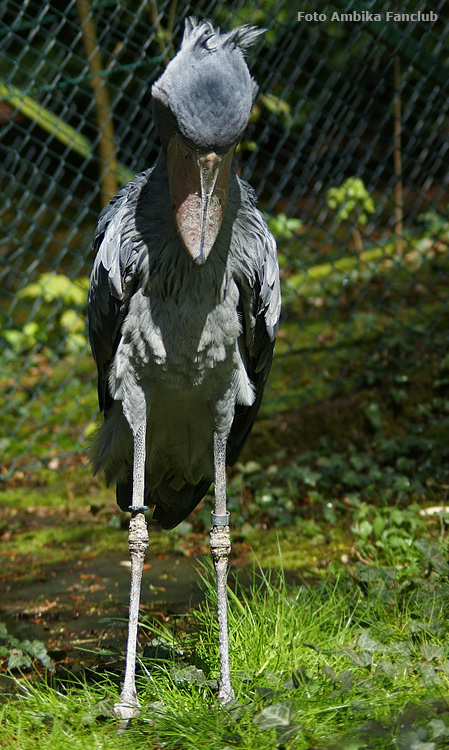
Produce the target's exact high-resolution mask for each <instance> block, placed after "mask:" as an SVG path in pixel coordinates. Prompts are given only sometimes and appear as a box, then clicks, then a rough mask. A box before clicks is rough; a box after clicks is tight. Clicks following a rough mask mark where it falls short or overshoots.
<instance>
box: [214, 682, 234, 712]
mask: <svg viewBox="0 0 449 750" xmlns="http://www.w3.org/2000/svg"><path fill="white" fill-rule="evenodd" d="M234 698H235V694H234V691H233V689H232V685H231V683H230V682H228V683H227V684H224V683H220V687H219V690H218V700H219V701H220V703H221V705H222V706H226V704H227V703H230V702H231V701H233V700H234Z"/></svg>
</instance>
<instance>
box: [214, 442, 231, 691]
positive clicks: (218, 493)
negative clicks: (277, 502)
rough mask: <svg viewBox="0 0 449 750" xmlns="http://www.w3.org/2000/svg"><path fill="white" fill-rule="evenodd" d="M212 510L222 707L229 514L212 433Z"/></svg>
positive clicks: (226, 684) (226, 687) (226, 681)
mask: <svg viewBox="0 0 449 750" xmlns="http://www.w3.org/2000/svg"><path fill="white" fill-rule="evenodd" d="M214 472H215V509H214V512H213V513H212V528H211V532H210V549H211V553H212V559H213V561H214V568H215V577H216V581H217V610H218V630H219V644H220V687H219V692H218V697H219V699H220V702H221V703H222V704H225V703H229V701H231V700H233V698H234V691H233V689H232V685H231V676H230V670H229V639H228V601H227V592H226V579H227V568H228V557H229V553H230V552H231V538H230V534H229V512H228V511H227V510H226V440H225V439H224V438H223V437H222V436H220V435H218V433H217V432H215V433H214Z"/></svg>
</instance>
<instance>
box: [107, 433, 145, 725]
mask: <svg viewBox="0 0 449 750" xmlns="http://www.w3.org/2000/svg"><path fill="white" fill-rule="evenodd" d="M133 437H134V461H133V494H132V505H131V506H130V508H129V510H130V511H131V519H130V522H129V537H128V545H129V553H130V556H131V590H130V595H129V620H128V642H127V646H126V667H125V679H124V682H123V689H122V692H121V694H120V698H119V701H118V703H116V704H115V706H114V710H115V713H116V714H117V716H119V717H120V718H121V719H124V720H126V722H127V721H128V720H129V719H131V718H132V717H133V716H137V715H138V713H139V709H140V703H139V700H138V698H137V692H136V680H135V675H136V650H137V626H138V621H139V606H140V589H141V584H142V571H143V562H144V559H145V552H146V550H147V547H148V529H147V523H146V521H145V515H144V512H145V510H146V507H145V505H144V499H145V440H146V422H144V423H143V424H140V425H139V427H138V428H137V429H136V430H135V431H133Z"/></svg>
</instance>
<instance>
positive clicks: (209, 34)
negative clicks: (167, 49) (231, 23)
mask: <svg viewBox="0 0 449 750" xmlns="http://www.w3.org/2000/svg"><path fill="white" fill-rule="evenodd" d="M265 31H266V29H258V28H257V27H256V26H249V25H248V24H245V25H244V26H237V27H236V28H235V29H233V30H232V31H229V32H228V33H227V34H220V29H219V28H214V26H213V24H212V22H211V21H209V20H208V19H206V20H205V21H198V19H197V18H195V16H190V17H189V18H186V21H185V29H184V36H183V38H182V43H181V49H182V50H186V49H188V48H191V49H193V48H198V47H202V48H203V49H205V50H207V51H208V52H215V51H216V50H217V49H218V47H219V46H221V47H223V48H225V47H231V48H232V49H238V50H240V52H243V53H244V52H246V50H247V49H249V47H251V46H252V45H253V44H254V43H255V42H256V41H257V39H258V38H259V37H260V36H261V35H262V34H265Z"/></svg>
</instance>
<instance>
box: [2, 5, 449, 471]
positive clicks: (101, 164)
mask: <svg viewBox="0 0 449 750" xmlns="http://www.w3.org/2000/svg"><path fill="white" fill-rule="evenodd" d="M356 6H357V7H352V5H351V3H348V2H343V0H341V1H340V0H334V2H332V3H330V2H325V3H323V4H322V6H321V7H320V8H319V9H317V7H316V6H315V5H314V4H313V3H312V2H310V1H309V0H303V1H302V2H301V3H300V4H299V5H298V6H295V7H294V8H293V7H292V4H291V3H288V2H286V1H285V0H269V1H268V2H263V3H261V4H260V3H259V4H257V3H255V2H254V3H253V2H251V0H249V1H248V0H245V1H244V2H243V1H242V0H234V2H233V3H232V4H229V5H228V6H227V7H226V8H225V7H224V6H221V5H220V6H219V5H218V4H216V3H212V2H207V1H206V0H204V1H201V0H198V2H195V3H193V2H192V3H187V2H184V0H178V1H177V0H170V2H168V0H162V1H158V0H149V1H148V2H145V1H143V2H140V1H139V0H78V1H75V0H72V2H60V0H49V1H48V2H41V0H26V1H25V2H16V1H15V0H3V2H2V3H1V4H0V154H1V159H0V191H1V192H0V195H1V198H0V217H1V225H0V248H1V257H2V266H1V268H0V278H1V282H0V283H1V288H2V295H1V298H0V299H1V302H0V316H1V331H0V338H1V344H2V351H1V355H0V356H1V360H0V361H1V372H0V381H1V391H2V393H1V397H0V399H1V400H0V414H1V425H2V427H1V430H0V447H1V449H2V452H3V455H4V457H5V462H4V467H3V475H4V476H5V477H6V476H7V475H9V474H10V473H11V472H13V471H15V470H17V469H23V468H25V467H31V468H32V467H33V466H36V464H38V462H45V461H48V460H55V457H62V456H66V457H69V456H74V455H76V454H77V453H80V452H81V451H82V450H83V449H84V448H85V442H86V433H88V432H89V425H90V424H91V423H92V420H93V419H94V418H95V414H96V411H97V405H96V389H95V385H94V366H93V362H92V360H91V357H90V353H89V351H88V345H87V335H86V322H85V315H86V288H87V286H86V285H87V277H88V274H89V270H90V266H91V263H92V259H93V258H92V253H91V237H92V234H93V230H94V227H95V223H96V217H97V215H98V212H99V210H100V209H101V206H102V205H103V204H104V202H105V201H107V198H108V196H109V195H111V194H113V193H114V191H115V190H116V189H117V187H118V186H119V185H120V184H121V183H123V182H124V181H126V180H128V179H130V178H131V177H132V175H133V174H135V173H136V172H138V171H140V170H142V169H144V168H147V167H148V166H151V165H152V164H153V162H154V161H155V159H156V156H157V153H158V148H159V146H158V140H157V134H156V132H155V128H154V125H153V122H152V110H151V102H150V89H151V84H152V82H153V81H154V80H156V78H157V77H158V76H159V75H160V73H161V71H162V70H163V67H164V64H166V63H167V62H168V60H169V59H170V57H171V56H172V55H173V54H174V51H175V50H176V48H177V47H178V46H179V42H180V38H181V34H182V28H183V24H184V19H185V18H186V16H189V15H192V14H193V15H196V16H198V17H200V18H204V17H209V18H211V20H212V21H213V22H215V23H216V24H217V25H218V26H220V27H221V28H223V29H228V28H230V27H232V26H234V25H236V24H238V23H251V24H256V25H258V26H263V27H265V28H266V29H267V33H266V35H265V37H264V39H263V40H261V41H260V43H259V45H258V46H257V47H256V48H255V49H254V50H252V51H251V53H250V55H249V65H250V68H251V70H252V72H253V74H254V76H255V78H256V80H257V81H258V83H259V86H260V93H259V97H258V100H257V102H256V105H255V107H254V110H253V114H252V117H251V122H250V125H249V128H248V131H247V134H246V136H245V140H244V142H243V144H242V146H241V148H240V151H239V154H238V162H239V170H240V173H241V174H242V175H243V176H244V177H245V178H246V179H248V180H249V181H250V182H251V183H252V185H253V186H254V187H255V189H256V191H257V193H258V195H259V204H260V207H261V208H262V209H263V210H264V211H265V212H266V214H267V216H269V221H270V226H271V228H272V230H273V232H274V233H275V234H276V237H277V239H278V244H279V252H280V263H281V268H282V277H283V296H284V318H283V325H282V328H281V331H280V335H279V341H278V345H277V355H276V360H275V365H274V368H273V373H272V377H271V381H270V387H269V390H268V393H267V397H266V402H265V404H266V406H265V408H266V409H271V410H273V411H274V410H281V409H282V410H286V409H298V408H300V407H301V406H303V405H304V404H305V403H306V402H310V401H311V400H321V399H325V398H328V397H330V396H332V395H335V394H336V393H337V394H338V393H343V392H348V391H351V390H352V389H354V388H357V387H358V386H360V385H361V384H363V383H366V382H371V383H372V382H375V379H376V377H377V374H378V372H380V371H381V368H380V364H379V363H382V361H383V357H384V356H385V352H386V350H387V349H388V351H389V352H390V353H391V352H392V351H394V352H395V356H396V360H394V361H393V362H392V367H395V366H396V365H397V373H398V377H401V378H407V377H408V375H407V373H411V372H413V371H414V370H415V369H416V368H419V367H420V366H422V362H423V361H424V360H425V359H426V357H428V356H432V357H438V358H442V357H443V356H444V353H445V351H446V345H447V336H446V330H447V325H446V322H447V318H448V301H447V280H448V270H449V268H448V260H447V258H448V252H447V251H448V241H449V224H448V219H447V215H446V210H447V204H448V176H447V175H448V131H449V83H448V81H449V62H448V57H449V52H448V50H449V44H448V43H449V11H448V7H447V4H446V3H445V2H444V1H443V0H439V2H435V3H434V4H433V5H432V10H431V11H429V10H428V9H427V8H424V7H422V8H421V7H420V11H419V13H418V12H417V8H416V4H415V3H413V2H405V3H403V4H402V5H401V10H400V11H398V10H397V8H396V7H395V4H390V3H383V2H379V3H372V2H365V3H358V4H356ZM298 13H300V14H302V15H300V17H299V16H298ZM429 353H430V354H429ZM393 359H394V358H393ZM395 362H396V365H395ZM384 364H385V363H384ZM376 373H377V374H376Z"/></svg>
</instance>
